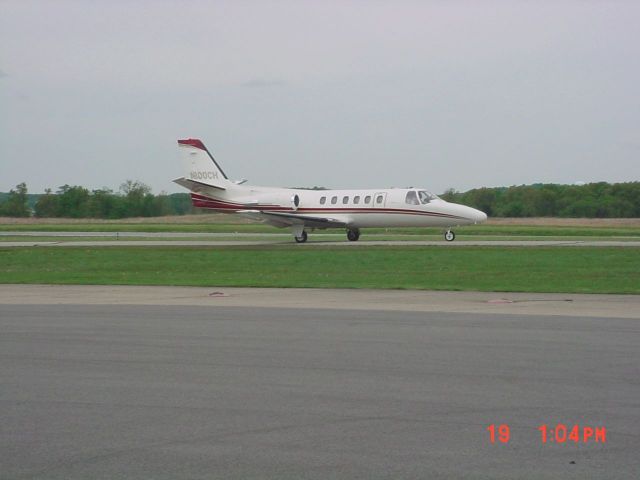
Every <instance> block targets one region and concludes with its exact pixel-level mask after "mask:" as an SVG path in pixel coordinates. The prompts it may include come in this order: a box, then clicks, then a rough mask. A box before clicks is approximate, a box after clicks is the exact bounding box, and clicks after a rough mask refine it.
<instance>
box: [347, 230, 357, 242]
mask: <svg viewBox="0 0 640 480" xmlns="http://www.w3.org/2000/svg"><path fill="white" fill-rule="evenodd" d="M347 238H348V239H349V241H350V242H357V241H358V239H359V238H360V230H352V229H349V230H347Z"/></svg>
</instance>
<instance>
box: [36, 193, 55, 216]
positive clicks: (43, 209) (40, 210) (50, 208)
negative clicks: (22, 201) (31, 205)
mask: <svg viewBox="0 0 640 480" xmlns="http://www.w3.org/2000/svg"><path fill="white" fill-rule="evenodd" d="M35 213H36V217H56V216H57V215H58V196H57V195H54V194H53V193H51V189H50V188H47V189H46V190H45V191H44V195H42V196H41V197H40V198H38V201H37V202H36V206H35Z"/></svg>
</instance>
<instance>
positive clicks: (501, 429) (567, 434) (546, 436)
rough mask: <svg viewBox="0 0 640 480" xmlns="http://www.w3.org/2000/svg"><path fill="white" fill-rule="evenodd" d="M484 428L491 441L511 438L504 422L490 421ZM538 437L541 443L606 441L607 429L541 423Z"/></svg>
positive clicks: (503, 440)
mask: <svg viewBox="0 0 640 480" xmlns="http://www.w3.org/2000/svg"><path fill="white" fill-rule="evenodd" d="M486 430H487V431H488V432H489V441H490V442H491V443H509V441H510V440H511V428H510V427H509V425H507V424H506V423H503V424H500V425H496V424H494V423H492V424H491V425H489V426H488V427H487V428H486ZM537 430H538V438H539V439H540V441H541V443H543V444H544V443H559V444H562V443H571V442H573V443H577V444H588V443H606V442H607V429H606V428H605V427H594V426H586V425H578V424H575V425H565V424H564V423H558V424H556V425H552V426H551V425H546V424H542V425H540V426H538V428H537Z"/></svg>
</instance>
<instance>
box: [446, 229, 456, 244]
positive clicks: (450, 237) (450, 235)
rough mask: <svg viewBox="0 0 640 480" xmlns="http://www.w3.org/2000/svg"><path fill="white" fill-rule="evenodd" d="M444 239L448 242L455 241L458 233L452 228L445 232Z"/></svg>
mask: <svg viewBox="0 0 640 480" xmlns="http://www.w3.org/2000/svg"><path fill="white" fill-rule="evenodd" d="M444 239H445V240H446V241H447V242H453V241H454V240H455V239H456V234H455V233H453V231H451V230H447V231H446V232H444Z"/></svg>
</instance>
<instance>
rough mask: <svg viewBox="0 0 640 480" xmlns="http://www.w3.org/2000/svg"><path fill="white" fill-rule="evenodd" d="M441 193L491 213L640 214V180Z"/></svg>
mask: <svg viewBox="0 0 640 480" xmlns="http://www.w3.org/2000/svg"><path fill="white" fill-rule="evenodd" d="M441 197H442V198H443V199H444V200H447V201H450V202H455V203H462V204H465V205H469V206H471V207H474V208H477V209H479V210H482V211H483V212H485V213H486V214H487V215H488V216H489V217H562V218H633V217H640V182H628V183H606V182H598V183H587V184H585V185H558V184H553V183H546V184H534V185H520V186H512V187H497V188H475V189H473V190H469V191H467V192H456V191H455V190H447V191H446V192H445V193H444V194H443V195H441Z"/></svg>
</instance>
